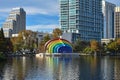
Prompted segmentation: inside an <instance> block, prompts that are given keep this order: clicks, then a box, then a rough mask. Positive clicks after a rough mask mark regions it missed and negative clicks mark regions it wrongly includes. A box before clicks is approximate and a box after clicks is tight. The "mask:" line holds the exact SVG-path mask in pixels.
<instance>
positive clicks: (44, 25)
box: [0, 0, 120, 32]
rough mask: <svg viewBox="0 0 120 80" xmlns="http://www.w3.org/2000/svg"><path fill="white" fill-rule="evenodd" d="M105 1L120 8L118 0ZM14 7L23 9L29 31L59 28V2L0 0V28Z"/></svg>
mask: <svg viewBox="0 0 120 80" xmlns="http://www.w3.org/2000/svg"><path fill="white" fill-rule="evenodd" d="M107 1H108V2H112V3H114V4H116V5H118V6H120V0H107ZM15 7H22V8H24V9H25V11H26V13H27V16H26V28H27V29H29V30H34V31H44V32H46V31H47V32H48V31H52V29H54V28H56V27H59V0H24V1H23V0H0V27H1V26H2V24H3V23H4V22H5V20H6V18H7V17H8V15H9V12H10V11H11V9H12V8H15Z"/></svg>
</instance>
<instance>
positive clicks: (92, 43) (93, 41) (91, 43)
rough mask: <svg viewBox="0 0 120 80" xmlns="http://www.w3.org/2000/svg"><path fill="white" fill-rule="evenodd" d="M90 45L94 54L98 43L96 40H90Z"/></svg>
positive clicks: (97, 48)
mask: <svg viewBox="0 0 120 80" xmlns="http://www.w3.org/2000/svg"><path fill="white" fill-rule="evenodd" d="M90 47H91V49H92V50H93V51H94V54H95V55H96V52H97V51H98V50H99V44H98V42H97V41H96V40H92V41H90Z"/></svg>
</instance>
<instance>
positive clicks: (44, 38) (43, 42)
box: [39, 34, 51, 52]
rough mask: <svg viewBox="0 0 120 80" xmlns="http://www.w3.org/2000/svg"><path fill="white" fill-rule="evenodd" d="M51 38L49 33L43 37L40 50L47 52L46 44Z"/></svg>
mask: <svg viewBox="0 0 120 80" xmlns="http://www.w3.org/2000/svg"><path fill="white" fill-rule="evenodd" d="M50 39H51V38H50V36H49V34H47V35H46V36H44V37H43V40H42V41H41V42H40V44H39V50H40V51H39V52H45V50H44V45H45V43H46V42H47V41H49V40H50Z"/></svg>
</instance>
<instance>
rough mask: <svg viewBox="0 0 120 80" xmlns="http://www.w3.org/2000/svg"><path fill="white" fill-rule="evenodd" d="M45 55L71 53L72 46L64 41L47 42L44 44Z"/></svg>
mask: <svg viewBox="0 0 120 80" xmlns="http://www.w3.org/2000/svg"><path fill="white" fill-rule="evenodd" d="M45 50H46V53H72V51H73V50H72V45H71V43H70V42H69V41H67V40H65V39H61V38H58V39H53V40H49V41H48V42H46V44H45Z"/></svg>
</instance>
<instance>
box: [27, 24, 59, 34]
mask: <svg viewBox="0 0 120 80" xmlns="http://www.w3.org/2000/svg"><path fill="white" fill-rule="evenodd" d="M55 28H60V27H59V25H57V24H50V25H32V26H27V30H32V31H43V32H49V31H50V32H52V30H53V29H55Z"/></svg>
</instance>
